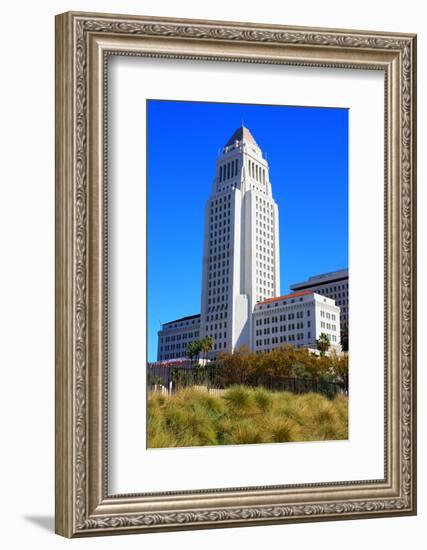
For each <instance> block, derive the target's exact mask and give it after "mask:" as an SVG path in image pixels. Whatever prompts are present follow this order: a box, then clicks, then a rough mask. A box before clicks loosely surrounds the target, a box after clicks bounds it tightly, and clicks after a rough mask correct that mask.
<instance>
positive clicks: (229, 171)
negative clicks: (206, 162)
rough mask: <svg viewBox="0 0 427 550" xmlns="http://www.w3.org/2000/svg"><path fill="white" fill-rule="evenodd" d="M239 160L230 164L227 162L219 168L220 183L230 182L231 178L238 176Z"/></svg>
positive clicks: (231, 161) (234, 160)
mask: <svg viewBox="0 0 427 550" xmlns="http://www.w3.org/2000/svg"><path fill="white" fill-rule="evenodd" d="M238 162H239V161H238V159H233V160H230V161H229V162H226V163H225V164H221V165H220V167H219V176H218V178H219V183H221V182H223V181H225V180H228V179H230V178H234V176H237V170H238V168H239V164H238Z"/></svg>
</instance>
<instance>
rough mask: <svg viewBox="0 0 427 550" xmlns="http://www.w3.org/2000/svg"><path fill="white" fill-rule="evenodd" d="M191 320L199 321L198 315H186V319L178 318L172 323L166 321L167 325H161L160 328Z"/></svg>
mask: <svg viewBox="0 0 427 550" xmlns="http://www.w3.org/2000/svg"><path fill="white" fill-rule="evenodd" d="M192 319H200V313H198V314H197V315H188V316H187V317H180V318H179V319H175V320H173V321H168V322H167V323H162V326H166V325H172V324H173V323H181V322H182V321H191V320H192Z"/></svg>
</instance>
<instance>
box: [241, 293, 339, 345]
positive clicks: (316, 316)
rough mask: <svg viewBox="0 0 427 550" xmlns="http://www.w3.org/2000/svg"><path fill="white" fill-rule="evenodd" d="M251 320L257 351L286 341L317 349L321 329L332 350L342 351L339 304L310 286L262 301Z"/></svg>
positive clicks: (286, 342) (285, 343)
mask: <svg viewBox="0 0 427 550" xmlns="http://www.w3.org/2000/svg"><path fill="white" fill-rule="evenodd" d="M252 324H253V334H254V340H253V342H252V346H251V349H252V350H253V351H255V352H257V353H261V352H268V351H271V350H273V349H275V348H278V347H280V346H285V345H287V344H290V345H292V346H295V347H297V348H311V349H313V350H315V349H316V348H317V339H318V338H319V336H320V335H321V334H322V333H323V334H326V335H327V336H328V338H329V342H330V348H329V351H336V352H340V351H341V346H340V308H339V307H338V306H336V305H335V301H334V300H332V299H331V298H327V297H325V296H321V295H320V294H316V293H314V292H311V291H310V290H303V291H301V292H294V293H292V294H288V295H286V296H279V297H277V298H270V299H268V300H264V301H263V302H259V303H258V304H256V305H255V308H254V312H253V315H252Z"/></svg>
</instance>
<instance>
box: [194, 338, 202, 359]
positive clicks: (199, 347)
mask: <svg viewBox="0 0 427 550" xmlns="http://www.w3.org/2000/svg"><path fill="white" fill-rule="evenodd" d="M193 344H194V350H195V355H196V357H197V363H198V362H199V357H200V354H201V352H202V349H203V346H202V342H201V341H200V340H194V342H193Z"/></svg>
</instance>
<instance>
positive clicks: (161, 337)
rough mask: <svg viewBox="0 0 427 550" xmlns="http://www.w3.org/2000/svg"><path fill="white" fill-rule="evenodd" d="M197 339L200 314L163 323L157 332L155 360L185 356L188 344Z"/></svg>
mask: <svg viewBox="0 0 427 550" xmlns="http://www.w3.org/2000/svg"><path fill="white" fill-rule="evenodd" d="M199 339H200V315H191V316H189V317H181V319H175V321H170V322H169V323H164V324H163V325H162V329H161V330H160V331H159V333H158V343H157V360H158V361H169V360H171V359H179V358H185V357H187V348H188V344H189V343H190V342H194V341H195V340H199Z"/></svg>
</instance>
